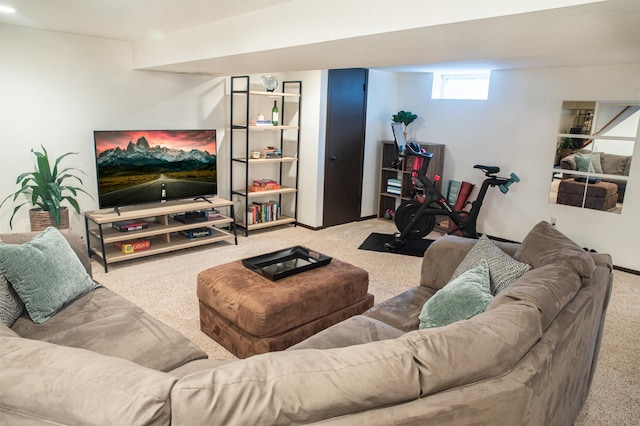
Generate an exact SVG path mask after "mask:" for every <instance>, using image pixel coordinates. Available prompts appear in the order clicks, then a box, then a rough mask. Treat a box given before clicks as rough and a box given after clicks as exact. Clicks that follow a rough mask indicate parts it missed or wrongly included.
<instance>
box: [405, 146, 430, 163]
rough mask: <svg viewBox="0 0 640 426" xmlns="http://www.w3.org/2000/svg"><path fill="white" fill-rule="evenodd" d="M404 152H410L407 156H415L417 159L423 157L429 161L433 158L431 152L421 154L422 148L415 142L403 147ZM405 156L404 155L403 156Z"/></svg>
mask: <svg viewBox="0 0 640 426" xmlns="http://www.w3.org/2000/svg"><path fill="white" fill-rule="evenodd" d="M404 149H405V151H410V154H409V155H415V156H417V157H423V158H429V159H431V158H432V157H433V152H429V151H425V152H422V147H421V146H420V144H418V143H416V142H407V144H406V145H405V146H404ZM406 155H407V154H406V153H405V156H406Z"/></svg>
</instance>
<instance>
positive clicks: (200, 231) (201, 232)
mask: <svg viewBox="0 0 640 426" xmlns="http://www.w3.org/2000/svg"><path fill="white" fill-rule="evenodd" d="M179 234H180V235H182V236H185V237H187V238H189V239H190V240H193V239H196V238H203V237H209V236H211V235H212V234H213V229H211V228H207V227H202V228H194V229H184V230H181V231H179Z"/></svg>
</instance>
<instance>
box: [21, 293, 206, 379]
mask: <svg viewBox="0 0 640 426" xmlns="http://www.w3.org/2000/svg"><path fill="white" fill-rule="evenodd" d="M13 330H14V331H15V332H16V333H18V334H19V335H20V336H22V337H26V338H29V339H37V340H43V341H47V342H51V343H55V344H59V345H64V346H72V347H76V348H82V349H88V350H91V351H94V352H98V353H101V354H103V355H110V356H115V357H119V358H125V359H128V360H130V361H133V362H135V363H137V364H140V365H142V366H145V367H149V368H153V369H155V370H160V371H169V370H172V369H174V368H176V367H179V366H181V365H182V364H185V363H187V362H189V361H192V360H195V359H201V358H206V356H207V355H206V354H205V353H204V352H203V351H202V350H201V349H200V348H198V347H197V346H196V345H195V344H193V343H192V342H191V341H190V340H188V339H187V338H186V337H184V336H183V335H182V334H180V333H179V332H178V331H176V330H174V329H173V328H171V327H169V326H168V325H166V324H164V323H163V322H161V321H159V320H157V319H156V318H154V317H152V316H151V315H149V314H148V313H146V312H144V311H143V310H142V309H141V308H140V307H138V306H136V305H135V304H133V303H131V302H129V301H128V300H126V299H125V298H123V297H122V296H119V295H117V294H115V293H113V292H112V291H111V290H109V289H107V288H104V287H101V288H98V289H96V290H95V291H92V292H91V293H89V294H87V295H85V296H83V297H81V298H79V299H76V300H74V301H73V302H72V303H71V304H69V305H67V306H66V307H65V308H64V309H63V310H62V311H60V312H58V313H57V314H56V315H55V316H53V317H52V318H51V319H49V320H48V321H46V322H45V323H42V324H37V323H34V322H33V321H30V320H29V319H28V318H26V317H25V316H23V317H21V318H19V319H18V320H17V321H16V322H15V324H14V325H13Z"/></svg>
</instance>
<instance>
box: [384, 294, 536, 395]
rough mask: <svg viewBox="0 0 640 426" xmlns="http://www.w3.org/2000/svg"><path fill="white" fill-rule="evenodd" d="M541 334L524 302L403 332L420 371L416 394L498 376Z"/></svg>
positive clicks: (401, 338) (534, 309)
mask: <svg viewBox="0 0 640 426" xmlns="http://www.w3.org/2000/svg"><path fill="white" fill-rule="evenodd" d="M541 336H542V329H541V325H540V314H539V312H538V310H537V309H536V308H535V307H534V306H531V305H530V304H525V303H522V302H517V303H509V304H504V305H501V306H498V307H496V308H495V309H493V310H491V311H486V312H483V313H481V314H479V315H476V316H475V317H473V318H471V319H469V320H465V321H457V322H454V323H452V324H449V325H447V326H444V327H437V328H427V329H423V330H416V331H412V332H409V333H405V334H404V335H403V336H401V337H399V338H397V339H396V341H398V342H404V343H405V344H406V345H408V346H409V347H411V348H412V352H413V354H414V357H415V361H416V364H417V365H418V369H419V371H420V376H419V377H420V390H421V396H426V395H429V394H432V393H435V392H439V391H441V390H445V389H451V388H454V387H457V386H463V385H466V384H469V383H475V382H478V381H481V380H485V379H489V378H492V377H496V376H500V375H502V374H504V373H506V372H507V371H508V370H509V369H511V368H512V367H513V366H514V365H515V364H516V363H517V362H518V361H520V359H521V358H522V357H523V356H524V355H525V354H526V353H527V352H528V351H529V350H530V349H531V347H533V345H535V344H536V342H537V341H538V340H539V339H540V337H541Z"/></svg>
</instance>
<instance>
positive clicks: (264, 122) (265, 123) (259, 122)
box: [249, 120, 273, 127]
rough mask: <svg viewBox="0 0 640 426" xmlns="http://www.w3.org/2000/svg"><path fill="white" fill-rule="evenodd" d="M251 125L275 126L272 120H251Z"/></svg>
mask: <svg viewBox="0 0 640 426" xmlns="http://www.w3.org/2000/svg"><path fill="white" fill-rule="evenodd" d="M249 126H256V127H260V126H273V123H272V122H271V120H249Z"/></svg>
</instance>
